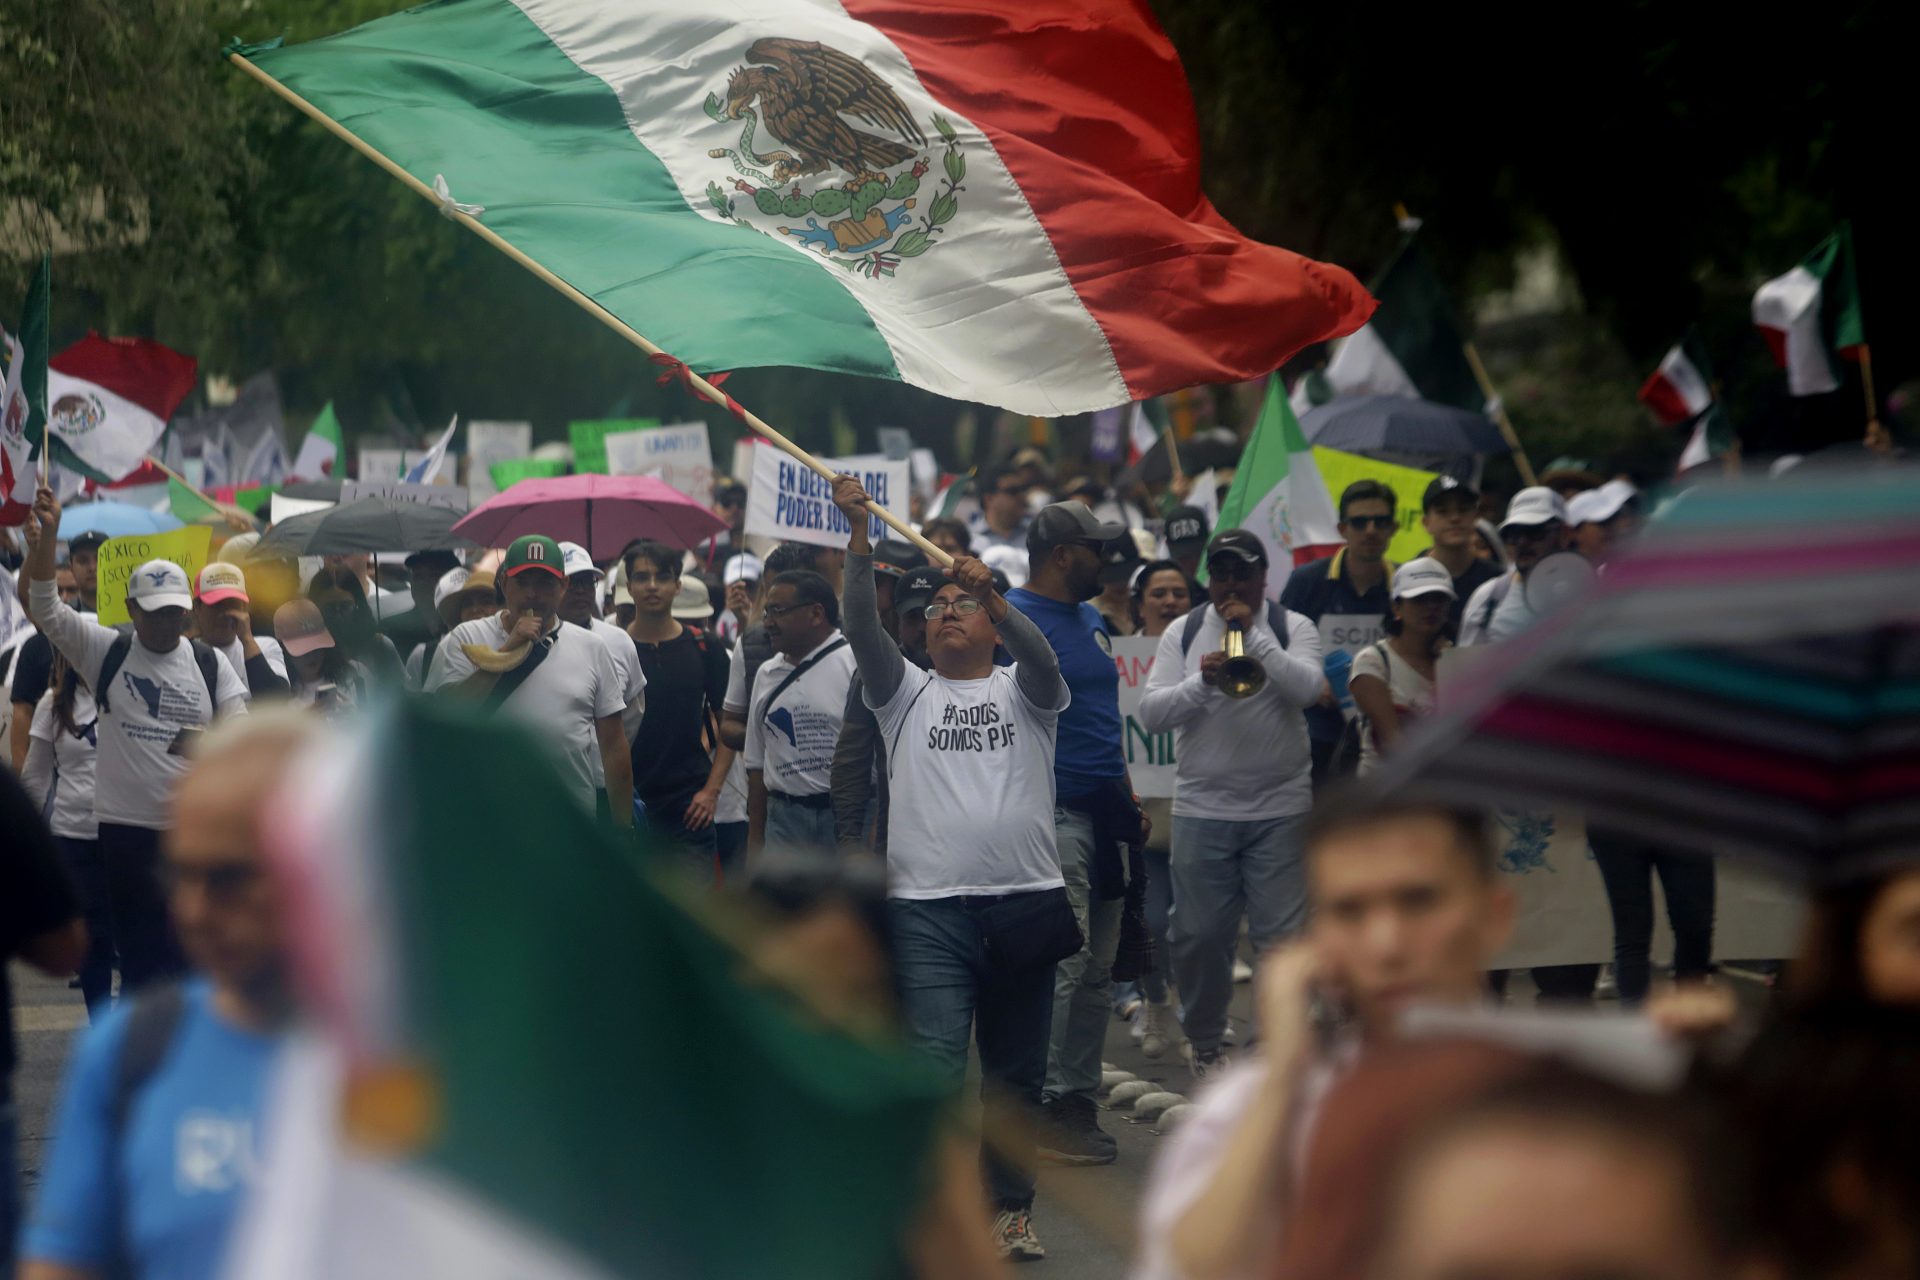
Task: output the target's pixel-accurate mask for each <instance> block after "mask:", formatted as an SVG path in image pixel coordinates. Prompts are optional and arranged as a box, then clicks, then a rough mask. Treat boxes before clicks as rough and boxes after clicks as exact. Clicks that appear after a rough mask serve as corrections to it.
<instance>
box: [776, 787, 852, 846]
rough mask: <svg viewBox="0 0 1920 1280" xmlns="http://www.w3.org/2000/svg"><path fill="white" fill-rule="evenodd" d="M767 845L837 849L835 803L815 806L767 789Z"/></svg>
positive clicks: (837, 835) (837, 834)
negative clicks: (819, 806) (797, 801)
mask: <svg viewBox="0 0 1920 1280" xmlns="http://www.w3.org/2000/svg"><path fill="white" fill-rule="evenodd" d="M766 834H767V848H769V849H772V850H776V851H779V852H801V853H813V852H818V853H837V852H839V849H840V834H839V832H837V831H835V830H834V826H833V807H832V806H831V805H828V806H824V807H822V808H813V807H812V806H809V805H804V804H796V803H795V802H793V801H792V800H788V799H785V798H783V797H782V796H781V794H780V793H779V792H778V791H768V792H767V833H766Z"/></svg>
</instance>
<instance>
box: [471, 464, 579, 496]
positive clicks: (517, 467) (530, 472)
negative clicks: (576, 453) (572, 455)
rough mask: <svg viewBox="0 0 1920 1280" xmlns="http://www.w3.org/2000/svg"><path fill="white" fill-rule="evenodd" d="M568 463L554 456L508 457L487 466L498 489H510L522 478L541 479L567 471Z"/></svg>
mask: <svg viewBox="0 0 1920 1280" xmlns="http://www.w3.org/2000/svg"><path fill="white" fill-rule="evenodd" d="M566 469H567V464H566V463H564V462H560V461H557V460H556V459H553V458H508V459H507V460H506V461H504V462H496V463H494V464H493V465H492V466H490V467H488V468H487V474H488V475H489V476H491V477H492V478H493V487H494V488H496V489H510V488H512V487H513V486H514V485H515V484H517V483H519V482H520V481H522V480H539V479H544V478H546V477H547V476H557V475H560V474H562V473H563V472H565V471H566Z"/></svg>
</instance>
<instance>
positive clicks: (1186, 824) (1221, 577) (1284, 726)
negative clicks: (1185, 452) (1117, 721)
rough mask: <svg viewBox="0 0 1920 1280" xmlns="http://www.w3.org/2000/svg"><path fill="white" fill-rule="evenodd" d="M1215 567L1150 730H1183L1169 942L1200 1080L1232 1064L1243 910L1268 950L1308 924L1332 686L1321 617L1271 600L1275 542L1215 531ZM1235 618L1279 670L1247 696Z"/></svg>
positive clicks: (1248, 644)
mask: <svg viewBox="0 0 1920 1280" xmlns="http://www.w3.org/2000/svg"><path fill="white" fill-rule="evenodd" d="M1207 574H1208V580H1207V597H1208V598H1207V600H1206V602H1205V603H1203V604H1201V605H1200V606H1199V607H1198V608H1196V609H1194V610H1193V611H1192V612H1190V613H1188V614H1187V616H1186V617H1185V618H1184V619H1183V620H1181V621H1180V622H1179V623H1178V624H1176V625H1175V626H1173V627H1171V628H1169V629H1168V630H1167V631H1166V632H1165V633H1164V634H1163V635H1162V636H1161V637H1160V646H1159V648H1158V649H1156V650H1155V651H1154V658H1153V670H1152V671H1151V672H1150V673H1149V674H1148V676H1147V687H1146V691H1145V692H1144V693H1143V694H1142V695H1141V698H1140V712H1139V718H1140V723H1141V724H1142V725H1144V726H1145V727H1146V729H1147V731H1148V732H1150V733H1162V732H1165V731H1166V730H1169V729H1171V730H1173V731H1174V757H1175V763H1176V770H1175V782H1174V795H1173V858H1172V871H1173V900H1174V903H1175V909H1174V912H1173V918H1172V921H1171V923H1170V924H1169V927H1168V942H1169V943H1170V944H1171V946H1172V949H1173V955H1172V959H1173V972H1174V976H1175V977H1176V978H1177V979H1178V981H1179V984H1180V998H1181V1000H1182V1001H1183V1002H1184V1004H1185V1009H1184V1010H1183V1012H1184V1014H1185V1019H1184V1021H1183V1023H1182V1027H1183V1029H1184V1030H1185V1032H1186V1037H1187V1049H1186V1055H1187V1062H1188V1066H1189V1068H1190V1069H1191V1071H1192V1072H1193V1075H1194V1078H1195V1079H1196V1080H1200V1079H1205V1078H1206V1077H1207V1076H1208V1075H1210V1074H1212V1073H1214V1072H1217V1071H1219V1070H1220V1069H1221V1068H1222V1067H1223V1066H1224V1065H1225V1059H1224V1057H1223V1056H1222V1052H1221V1045H1222V1043H1223V1041H1224V1038H1225V1035H1226V1031H1227V1005H1228V1002H1229V1001H1230V1000H1231V999H1232V996H1233V961H1234V952H1235V948H1236V944H1237V943H1238V940H1239V934H1240V917H1241V915H1242V914H1243V913H1244V914H1245V915H1246V917H1247V931H1248V933H1249V935H1250V936H1251V938H1252V941H1253V946H1254V949H1255V951H1256V952H1259V953H1262V954H1264V953H1265V952H1266V951H1267V950H1269V949H1270V948H1272V947H1273V946H1275V945H1276V944H1278V943H1279V942H1280V941H1282V940H1283V939H1285V938H1286V937H1288V936H1289V935H1291V934H1293V933H1296V932H1298V931H1299V929H1300V928H1301V926H1302V925H1304V924H1305V923H1306V915H1307V891H1306V884H1305V874H1304V871H1303V868H1302V863H1303V861H1304V858H1303V854H1302V849H1303V845H1304V841H1305V834H1306V825H1307V813H1308V811H1309V810H1310V809H1311V808H1312V807H1313V791H1312V783H1311V777H1312V769H1313V761H1312V755H1311V748H1310V747H1309V744H1308V737H1307V724H1306V720H1305V719H1304V718H1303V716H1302V710H1303V709H1304V708H1306V707H1308V706H1310V705H1312V704H1313V702H1314V701H1315V700H1316V699H1318V698H1319V696H1320V691H1321V689H1323V688H1324V687H1325V684H1326V682H1325V680H1324V679H1323V677H1322V674H1321V663H1320V638H1319V635H1318V633H1317V632H1316V631H1315V630H1314V626H1313V623H1312V622H1311V621H1310V620H1309V619H1307V618H1305V617H1303V616H1301V615H1300V614H1298V613H1295V612H1293V611H1292V610H1290V609H1287V608H1285V607H1283V606H1281V605H1278V604H1275V603H1273V602H1272V601H1271V600H1269V599H1268V598H1267V549H1266V544H1264V543H1263V542H1261V541H1260V539H1259V538H1257V537H1255V536H1254V535H1253V534H1252V533H1251V532H1249V531H1248V530H1245V529H1228V530H1226V531H1224V532H1222V533H1219V534H1217V535H1215V537H1214V539H1213V545H1212V547H1210V548H1209V549H1208V552H1207ZM1230 627H1231V628H1234V629H1235V630H1238V631H1240V632H1241V633H1242V634H1243V639H1244V644H1245V656H1246V657H1248V658H1251V659H1252V660H1253V661H1254V662H1256V663H1258V664H1259V667H1260V671H1261V673H1262V674H1263V675H1264V677H1265V679H1264V682H1263V683H1262V684H1261V687H1259V688H1258V689H1256V690H1254V691H1253V692H1252V693H1251V694H1249V695H1248V696H1245V697H1233V696H1230V695H1229V694H1228V692H1227V690H1226V688H1225V687H1224V685H1223V682H1222V679H1221V673H1222V671H1223V670H1224V669H1225V666H1226V654H1225V653H1224V652H1223V644H1224V641H1225V640H1226V637H1227V630H1228V628H1230Z"/></svg>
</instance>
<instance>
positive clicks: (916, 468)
mask: <svg viewBox="0 0 1920 1280" xmlns="http://www.w3.org/2000/svg"><path fill="white" fill-rule="evenodd" d="M907 462H908V464H909V465H910V466H911V467H912V468H913V487H914V489H915V490H916V491H917V492H918V493H919V494H920V496H921V497H923V498H925V499H926V500H927V501H929V502H931V501H933V495H934V491H935V490H936V489H938V488H939V487H940V459H938V458H936V457H934V456H933V450H931V449H915V450H914V451H913V452H912V453H910V454H908V455H907Z"/></svg>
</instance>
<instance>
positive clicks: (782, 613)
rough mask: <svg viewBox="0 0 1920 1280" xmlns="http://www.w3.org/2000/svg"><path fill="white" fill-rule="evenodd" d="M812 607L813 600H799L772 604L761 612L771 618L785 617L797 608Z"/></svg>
mask: <svg viewBox="0 0 1920 1280" xmlns="http://www.w3.org/2000/svg"><path fill="white" fill-rule="evenodd" d="M812 607H813V602H812V601H808V600H799V601H795V602H794V603H793V604H770V605H768V606H767V607H766V608H764V609H762V610H761V611H760V612H761V613H762V614H764V615H766V616H767V617H769V618H784V617H786V616H787V615H788V614H790V613H792V612H793V611H794V610H795V609H811V608H812Z"/></svg>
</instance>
